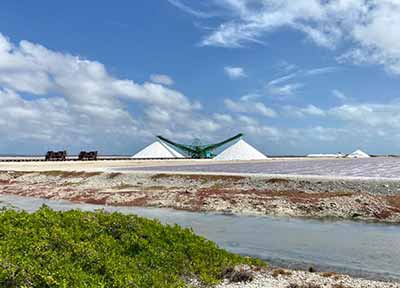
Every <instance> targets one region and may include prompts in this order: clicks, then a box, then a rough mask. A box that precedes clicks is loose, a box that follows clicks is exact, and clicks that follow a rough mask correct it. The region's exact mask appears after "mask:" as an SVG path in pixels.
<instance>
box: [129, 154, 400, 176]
mask: <svg viewBox="0 0 400 288" xmlns="http://www.w3.org/2000/svg"><path fill="white" fill-rule="evenodd" d="M124 170H144V171H168V172H214V173H252V174H284V175H285V174H286V175H310V176H332V177H371V178H400V158H389V157H387V158H385V157H379V158H368V159H315V160H306V159H292V160H280V159H275V160H270V161H262V162H241V163H237V162H230V163H226V162H225V163H211V162H207V163H203V164H202V165H198V164H191V165H177V166H170V165H169V166H162V165H161V166H157V165H154V166H152V167H140V168H139V167H132V168H124Z"/></svg>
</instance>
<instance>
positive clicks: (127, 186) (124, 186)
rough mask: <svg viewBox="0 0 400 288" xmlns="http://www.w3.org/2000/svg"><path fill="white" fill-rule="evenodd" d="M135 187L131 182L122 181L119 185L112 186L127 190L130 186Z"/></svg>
mask: <svg viewBox="0 0 400 288" xmlns="http://www.w3.org/2000/svg"><path fill="white" fill-rule="evenodd" d="M133 187H134V186H133V185H131V184H127V183H120V184H118V185H117V186H113V187H112V188H113V189H116V190H125V189H130V188H133Z"/></svg>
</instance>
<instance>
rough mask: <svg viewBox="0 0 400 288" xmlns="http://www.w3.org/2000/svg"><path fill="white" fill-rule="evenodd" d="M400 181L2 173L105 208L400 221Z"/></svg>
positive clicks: (22, 185) (45, 193)
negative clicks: (104, 205)
mask: <svg viewBox="0 0 400 288" xmlns="http://www.w3.org/2000/svg"><path fill="white" fill-rule="evenodd" d="M399 191H400V182H399V181H389V180H362V179H350V180H349V179H347V180H346V179H324V178H320V177H319V178H318V177H317V178H316V177H311V178H307V177H301V178H296V177H289V176H288V177H277V176H229V175H204V174H202V175H200V174H190V175H185V174H157V173H155V174H154V173H153V174H151V173H139V172H136V173H133V172H132V173H105V172H74V171H41V172H13V171H8V172H6V171H4V172H0V192H2V193H8V194H15V195H20V196H35V197H44V198H48V199H66V200H71V201H77V202H86V203H93V204H108V205H129V206H152V207H169V208H174V209H184V210H190V211H215V212H221V213H228V214H229V213H232V214H249V215H276V216H293V217H312V218H338V219H357V220H373V221H381V222H392V223H400V192H399Z"/></svg>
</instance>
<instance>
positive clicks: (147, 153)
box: [131, 141, 185, 159]
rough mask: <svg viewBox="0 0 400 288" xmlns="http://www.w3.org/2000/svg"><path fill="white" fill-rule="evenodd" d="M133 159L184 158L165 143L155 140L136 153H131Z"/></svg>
mask: <svg viewBox="0 0 400 288" xmlns="http://www.w3.org/2000/svg"><path fill="white" fill-rule="evenodd" d="M131 158H133V159H165V158H185V157H184V156H183V155H182V154H180V153H179V152H177V151H175V150H174V149H172V148H171V147H169V146H168V145H167V144H165V143H163V142H161V141H156V142H154V143H153V144H150V145H149V146H147V147H145V148H144V149H142V150H140V151H139V152H138V153H136V154H135V155H133V156H132V157H131Z"/></svg>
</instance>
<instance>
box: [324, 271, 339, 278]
mask: <svg viewBox="0 0 400 288" xmlns="http://www.w3.org/2000/svg"><path fill="white" fill-rule="evenodd" d="M337 275H338V274H337V273H335V272H323V273H321V276H322V277H326V278H331V277H334V276H337Z"/></svg>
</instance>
